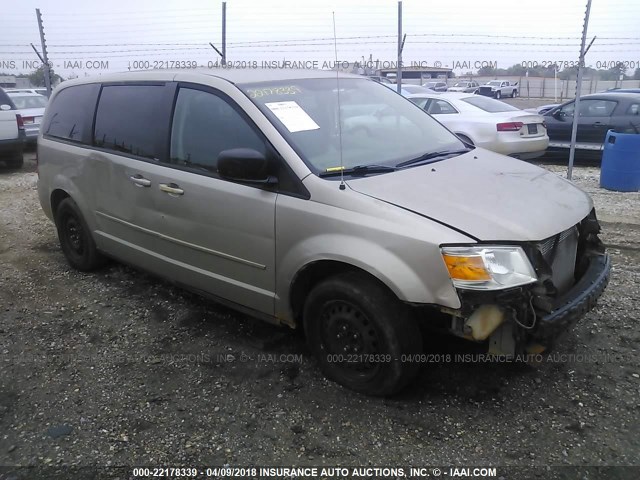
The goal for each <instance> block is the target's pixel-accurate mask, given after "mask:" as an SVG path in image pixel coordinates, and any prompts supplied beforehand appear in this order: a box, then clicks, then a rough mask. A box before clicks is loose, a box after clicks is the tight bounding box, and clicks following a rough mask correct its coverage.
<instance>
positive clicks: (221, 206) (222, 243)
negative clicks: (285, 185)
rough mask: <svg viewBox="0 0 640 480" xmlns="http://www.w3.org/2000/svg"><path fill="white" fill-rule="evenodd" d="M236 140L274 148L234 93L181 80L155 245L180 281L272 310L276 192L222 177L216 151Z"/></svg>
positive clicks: (237, 144)
mask: <svg viewBox="0 0 640 480" xmlns="http://www.w3.org/2000/svg"><path fill="white" fill-rule="evenodd" d="M232 148H250V149H253V150H257V151H259V152H261V153H263V154H264V155H265V156H269V146H268V143H267V141H266V140H265V139H264V138H263V137H262V135H261V134H260V133H259V131H258V130H257V129H256V127H255V126H254V125H253V124H252V123H251V122H250V120H248V118H247V117H246V116H245V115H244V114H243V113H242V112H241V111H240V109H239V108H238V107H237V106H236V105H235V103H234V102H233V101H232V100H231V99H229V98H228V97H227V96H225V95H224V94H222V93H220V92H217V91H215V90H213V89H209V88H204V89H203V88H200V87H195V86H185V85H183V86H180V87H179V89H178V94H177V99H176V105H175V110H174V114H173V121H172V126H171V142H170V155H169V158H168V159H167V161H166V162H165V165H166V168H164V169H163V170H164V172H163V178H161V179H160V181H159V184H158V185H157V186H155V189H154V192H153V193H154V196H155V198H156V207H157V211H158V214H159V215H160V218H159V224H158V232H159V233H160V237H159V239H158V245H157V251H158V253H159V254H160V255H161V256H162V257H163V258H164V259H165V261H166V263H167V265H166V268H167V272H168V273H170V276H171V277H173V278H174V279H175V280H176V281H179V282H181V283H184V284H187V285H189V286H191V287H194V288H197V289H200V290H203V291H206V292H209V293H212V294H214V295H216V296H218V297H221V298H224V299H226V300H229V301H232V302H234V303H237V304H241V305H244V306H247V307H250V308H253V309H255V310H258V311H261V312H263V313H267V314H270V315H272V314H273V312H274V296H275V293H274V292H275V223H274V222H275V205H276V198H277V193H276V192H275V191H272V190H270V189H269V188H261V187H257V186H252V185H247V184H240V183H234V182H231V181H228V180H225V179H223V178H220V177H219V176H218V174H217V168H216V163H217V159H218V155H219V153H220V152H221V151H223V150H228V149H232Z"/></svg>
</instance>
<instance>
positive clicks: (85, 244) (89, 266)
mask: <svg viewBox="0 0 640 480" xmlns="http://www.w3.org/2000/svg"><path fill="white" fill-rule="evenodd" d="M55 221H56V229H57V230H58V240H59V241H60V247H61V248H62V252H63V253H64V256H65V257H66V258H67V261H68V262H69V265H71V266H72V267H73V268H75V269H76V270H80V271H82V272H88V271H91V270H95V269H96V268H99V267H101V266H103V265H104V264H105V262H106V259H105V257H104V256H103V255H102V254H101V253H100V252H99V251H98V249H97V248H96V242H95V241H94V240H93V236H92V235H91V231H90V230H89V227H88V226H87V223H86V222H85V221H84V218H83V217H82V213H80V209H79V208H78V205H76V202H74V201H73V200H72V199H71V198H65V199H64V200H62V202H60V205H58V209H57V210H56V215H55Z"/></svg>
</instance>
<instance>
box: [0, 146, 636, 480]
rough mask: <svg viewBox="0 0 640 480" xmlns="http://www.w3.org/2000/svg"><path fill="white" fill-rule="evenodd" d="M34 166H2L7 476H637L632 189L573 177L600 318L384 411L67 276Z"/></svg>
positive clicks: (140, 298) (156, 299)
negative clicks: (598, 470)
mask: <svg viewBox="0 0 640 480" xmlns="http://www.w3.org/2000/svg"><path fill="white" fill-rule="evenodd" d="M547 168H550V169H552V170H553V171H556V172H559V173H560V174H562V172H563V168H562V167H556V166H549V167H547ZM33 170H34V162H33V155H29V156H28V160H27V163H26V164H25V168H24V169H23V170H21V171H19V172H7V171H2V172H0V206H1V208H0V266H1V268H0V286H1V288H0V465H135V464H138V465H140V464H144V465H156V464H164V465H176V464H182V465H189V464H198V465H222V464H231V465H367V464H374V465H387V464H393V465H398V464H414V465H443V464H448V465H458V466H461V465H462V466H464V465H498V466H508V465H520V466H530V467H534V466H537V467H540V466H544V465H580V466H588V465H591V466H607V465H614V466H622V465H635V466H639V465H640V434H639V431H640V428H639V423H638V418H639V416H640V415H639V413H640V400H639V398H640V396H639V394H640V360H639V357H638V348H639V347H640V331H639V329H638V324H637V322H638V318H640V300H639V299H640V266H639V265H640V262H639V260H640V201H639V200H640V194H637V193H629V194H621V193H613V192H607V191H603V190H600V189H599V188H598V185H597V180H598V175H599V171H598V169H597V168H582V167H578V168H577V169H576V171H575V172H574V179H575V182H576V183H577V184H578V185H580V186H581V187H583V188H585V189H586V190H587V191H589V192H590V193H591V194H592V195H593V196H594V200H595V203H596V206H597V208H598V211H599V216H600V218H601V219H602V220H603V227H604V234H603V239H604V241H605V242H606V243H607V244H608V245H609V246H610V252H611V254H612V257H613V264H614V270H613V275H612V279H611V283H610V284H609V288H608V290H607V291H606V293H605V295H604V296H603V297H602V299H601V300H600V302H599V304H598V306H597V308H596V309H595V310H593V311H592V312H590V313H589V314H588V315H587V317H586V318H584V319H583V321H582V322H581V323H580V324H579V325H578V326H577V327H576V328H575V329H574V330H573V331H572V332H571V333H570V334H569V335H568V336H567V337H566V338H565V339H564V340H563V342H562V343H561V344H560V345H559V347H558V349H557V350H556V351H555V354H554V356H553V357H552V358H547V359H546V361H544V362H542V363H541V364H539V365H537V366H536V367H530V366H524V365H517V364H497V363H492V364H489V363H482V362H480V363H479V362H434V363H431V364H428V365H425V366H424V368H423V369H422V372H421V375H420V377H419V379H418V381H417V382H415V384H414V385H412V386H411V387H410V388H409V389H407V390H406V391H405V392H403V393H402V394H401V395H399V396H396V397H394V398H392V399H379V398H367V397H363V396H361V395H357V394H355V393H352V392H350V391H348V390H345V389H343V388H341V387H339V386H337V385H336V384H333V383H331V382H329V381H327V380H325V379H324V378H323V376H322V375H321V374H320V373H319V371H318V369H317V367H316V366H315V363H314V361H313V360H312V359H311V358H310V357H309V356H308V354H307V352H306V349H305V346H304V342H303V340H302V338H301V337H300V336H299V335H298V334H297V333H296V332H292V331H291V330H288V329H284V328H283V329H280V328H277V327H273V326H270V325H267V324H264V323H261V322H259V321H257V320H254V319H251V318H249V317H247V316H244V315H242V314H239V313H236V312H233V311H231V310H227V309H225V308H223V307H220V306H218V305H216V304H214V303H211V302H208V301H205V300H203V299H200V298H198V297H196V296H194V295H192V294H189V293H186V292H184V291H182V290H180V289H178V288H175V287H173V286H171V285H169V284H167V283H164V282H162V281H160V280H157V279H155V278H153V277H151V276H148V275H146V274H144V273H141V272H138V271H136V270H133V269H131V268H128V267H125V266H122V265H118V264H116V263H112V264H110V266H108V267H107V268H105V269H104V270H102V271H100V272H97V273H93V274H83V273H79V272H76V271H74V270H71V269H70V268H69V267H68V266H67V263H66V262H65V259H64V258H63V255H62V253H61V251H60V249H59V247H58V243H57V238H56V235H55V232H54V227H53V225H52V224H51V223H50V221H49V220H48V219H46V218H45V216H44V214H43V213H42V211H41V209H40V205H39V203H38V200H37V194H36V179H37V177H36V174H35V173H34V172H33ZM427 348H428V349H429V351H431V352H438V353H442V354H445V355H446V354H449V355H451V356H452V358H454V356H455V355H456V354H459V353H469V352H473V350H472V349H471V347H470V346H469V345H467V344H466V343H459V342H456V341H452V340H446V341H443V340H442V339H438V338H433V339H431V340H430V344H429V345H428V346H427ZM635 473H636V474H637V473H638V471H637V470H636V471H635ZM1 477H2V475H1V474H0V478H1ZM514 478H515V477H514ZM517 478H524V476H520V477H517ZM538 478H549V477H548V476H545V475H544V474H543V475H542V476H540V477H538ZM567 478H569V477H567ZM571 478H590V479H592V478H604V477H598V476H597V475H596V476H593V475H592V476H585V477H571ZM609 478H612V477H609ZM625 478H626V477H625ZM628 478H638V476H637V475H636V476H635V477H628Z"/></svg>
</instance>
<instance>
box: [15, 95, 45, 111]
mask: <svg viewBox="0 0 640 480" xmlns="http://www.w3.org/2000/svg"><path fill="white" fill-rule="evenodd" d="M9 96H10V97H11V100H13V103H15V105H16V108H18V109H20V110H22V109H26V108H44V107H46V106H47V99H46V98H45V97H43V96H42V95H28V96H27V95H9Z"/></svg>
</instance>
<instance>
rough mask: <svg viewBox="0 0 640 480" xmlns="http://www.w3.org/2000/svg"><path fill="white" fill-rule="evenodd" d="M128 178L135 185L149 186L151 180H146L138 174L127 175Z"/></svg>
mask: <svg viewBox="0 0 640 480" xmlns="http://www.w3.org/2000/svg"><path fill="white" fill-rule="evenodd" d="M129 180H131V181H132V182H133V183H135V185H136V187H150V186H151V180H147V179H146V178H144V177H143V176H142V175H140V174H138V175H133V176H131V177H129Z"/></svg>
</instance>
